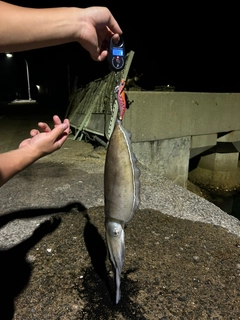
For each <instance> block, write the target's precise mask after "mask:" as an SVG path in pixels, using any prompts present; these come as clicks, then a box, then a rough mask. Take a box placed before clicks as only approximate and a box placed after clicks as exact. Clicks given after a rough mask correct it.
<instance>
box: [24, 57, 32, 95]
mask: <svg viewBox="0 0 240 320" xmlns="http://www.w3.org/2000/svg"><path fill="white" fill-rule="evenodd" d="M24 61H25V63H26V70H27V83H28V100H29V101H30V100H32V99H31V90H30V81H29V71H28V63H27V61H26V60H24Z"/></svg>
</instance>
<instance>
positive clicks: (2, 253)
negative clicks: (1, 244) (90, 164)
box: [0, 202, 86, 320]
mask: <svg viewBox="0 0 240 320" xmlns="http://www.w3.org/2000/svg"><path fill="white" fill-rule="evenodd" d="M73 208H77V211H84V210H86V208H85V207H84V206H83V205H82V204H81V203H76V202H75V203H70V204H68V205H66V206H64V207H58V208H45V209H44V208H41V209H26V210H21V211H16V212H12V213H9V214H6V215H4V216H1V217H0V226H1V227H2V226H3V225H5V224H6V223H8V222H10V221H13V220H15V219H16V218H17V219H22V218H30V217H37V216H46V215H53V214H57V213H58V217H54V216H51V218H50V220H47V221H45V222H43V223H41V224H40V226H39V227H38V228H37V229H36V230H35V231H34V232H33V234H32V235H31V236H30V237H29V238H27V239H26V240H24V241H22V242H21V243H19V244H17V245H15V246H14V247H12V248H10V249H6V250H4V249H2V250H0V319H1V320H11V319H12V318H13V315H14V299H15V298H16V297H17V296H18V294H19V293H20V292H21V291H22V290H23V289H24V288H25V287H26V285H27V283H28V282H29V278H30V276H31V266H30V264H29V263H28V262H27V260H26V254H27V252H28V251H29V250H30V249H31V248H32V247H33V246H34V245H36V244H37V243H38V242H39V241H40V240H41V239H42V238H43V237H44V236H46V235H47V234H50V233H52V232H53V231H54V230H56V229H57V228H58V226H59V225H60V223H61V218H60V217H59V214H61V213H66V212H68V211H70V210H72V209H73Z"/></svg>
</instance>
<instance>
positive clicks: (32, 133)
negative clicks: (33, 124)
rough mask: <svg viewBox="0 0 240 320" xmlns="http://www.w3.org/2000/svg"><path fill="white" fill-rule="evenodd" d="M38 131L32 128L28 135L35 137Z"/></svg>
mask: <svg viewBox="0 0 240 320" xmlns="http://www.w3.org/2000/svg"><path fill="white" fill-rule="evenodd" d="M39 133H40V131H39V130H37V129H32V130H31V131H30V136H31V137H32V138H33V137H35V136H36V135H37V134H39Z"/></svg>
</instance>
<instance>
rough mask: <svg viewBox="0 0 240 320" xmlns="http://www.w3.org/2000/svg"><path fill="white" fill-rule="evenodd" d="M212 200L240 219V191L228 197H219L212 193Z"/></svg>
mask: <svg viewBox="0 0 240 320" xmlns="http://www.w3.org/2000/svg"><path fill="white" fill-rule="evenodd" d="M211 202H212V203H214V204H215V205H216V206H218V207H219V208H220V209H222V210H223V211H225V212H227V213H228V214H230V215H232V216H234V217H236V218H237V219H239V220H240V193H238V194H236V195H234V196H228V197H219V196H214V195H212V200H211Z"/></svg>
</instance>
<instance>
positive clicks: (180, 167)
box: [123, 91, 240, 187]
mask: <svg viewBox="0 0 240 320" xmlns="http://www.w3.org/2000/svg"><path fill="white" fill-rule="evenodd" d="M127 96H128V99H129V101H130V103H131V104H130V108H129V109H128V110H127V112H126V113H125V117H124V122H123V125H124V127H125V128H126V129H127V130H129V131H130V132H131V133H132V142H133V149H134V152H135V154H136V156H137V158H138V160H139V161H140V162H141V163H143V164H144V165H146V166H149V168H151V169H153V170H158V171H159V174H163V175H164V176H166V177H167V178H169V179H171V180H173V181H175V182H176V183H177V184H179V185H182V186H184V187H185V186H186V182H187V179H188V164H189V159H190V158H192V157H194V156H196V155H198V154H200V153H202V152H203V151H206V150H207V149H209V148H211V147H213V146H214V145H216V144H217V143H218V133H221V136H224V135H226V137H227V138H226V139H225V140H226V141H225V140H224V138H222V140H224V141H225V142H230V143H233V144H234V146H235V147H236V148H237V147H238V146H240V143H239V140H240V138H239V137H240V134H239V132H240V131H239V130H240V94H238V93H194V92H192V93H189V92H156V91H153V92H149V91H129V92H127ZM229 132H230V133H229ZM233 132H235V134H233ZM229 135H230V137H229ZM238 138H239V139H238ZM234 157H235V158H236V156H234ZM221 158H222V156H221ZM218 159H219V157H218ZM228 160H229V159H228ZM234 161H235V160H234ZM235 162H236V161H235ZM223 163H226V161H223ZM231 166H232V164H231Z"/></svg>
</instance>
